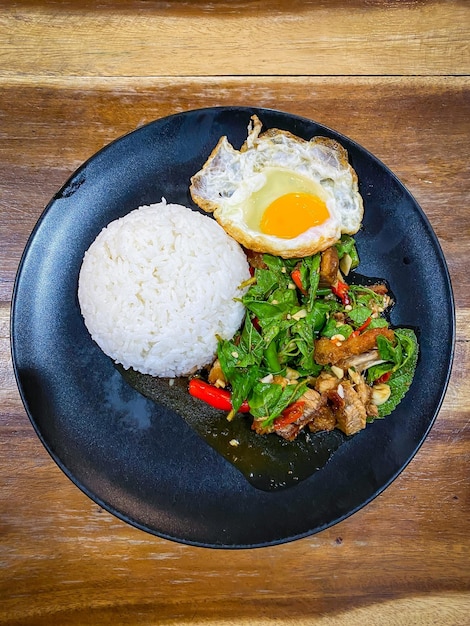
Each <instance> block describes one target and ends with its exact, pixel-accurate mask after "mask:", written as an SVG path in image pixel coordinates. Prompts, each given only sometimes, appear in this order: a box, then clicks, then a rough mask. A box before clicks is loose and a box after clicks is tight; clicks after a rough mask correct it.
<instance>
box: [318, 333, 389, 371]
mask: <svg viewBox="0 0 470 626" xmlns="http://www.w3.org/2000/svg"><path fill="white" fill-rule="evenodd" d="M378 335H383V336H384V337H386V338H387V339H389V340H390V341H393V340H394V338H395V333H394V332H393V330H391V329H390V328H373V329H372V330H366V331H365V332H363V333H362V334H360V335H357V336H355V335H350V336H349V337H348V338H347V339H346V341H342V342H336V341H335V340H334V339H328V337H320V339H317V340H316V341H315V361H316V362H317V363H318V364H319V365H336V364H338V363H339V362H340V361H344V360H345V359H348V358H349V357H351V356H354V355H357V354H362V353H363V352H368V351H369V350H372V349H373V348H376V347H377V337H378Z"/></svg>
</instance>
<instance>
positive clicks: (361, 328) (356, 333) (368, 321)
mask: <svg viewBox="0 0 470 626" xmlns="http://www.w3.org/2000/svg"><path fill="white" fill-rule="evenodd" d="M371 322H372V317H370V316H369V317H368V318H367V319H366V321H365V322H364V324H362V326H359V328H357V329H356V330H355V331H354V332H352V333H351V337H357V336H358V335H360V334H361V333H362V331H363V330H365V329H366V328H367V327H368V326H369V324H370V323H371Z"/></svg>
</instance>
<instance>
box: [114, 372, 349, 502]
mask: <svg viewBox="0 0 470 626" xmlns="http://www.w3.org/2000/svg"><path fill="white" fill-rule="evenodd" d="M118 370H119V371H120V373H121V374H122V376H123V377H124V378H125V380H126V381H127V382H128V383H129V385H131V386H132V387H133V388H134V389H135V390H136V391H138V392H139V393H141V394H143V395H144V396H146V397H147V398H150V399H151V400H153V401H154V402H155V403H156V405H157V406H158V405H160V406H164V407H165V408H166V409H170V410H171V411H172V412H173V413H174V417H175V419H179V418H183V419H184V420H185V421H186V422H187V424H189V426H191V427H192V428H193V429H194V430H195V431H196V432H197V434H198V435H199V436H200V437H202V439H204V441H205V442H206V443H208V444H209V445H210V446H211V447H212V448H214V449H215V450H216V451H217V452H218V453H219V454H221V455H222V456H223V457H224V458H225V459H226V460H227V461H228V462H229V463H232V465H234V466H235V467H236V468H237V469H238V470H239V471H240V472H241V473H242V474H243V475H244V476H245V478H246V479H247V480H248V482H250V483H251V484H252V485H253V486H254V487H256V488H257V489H261V490H263V491H274V490H278V489H286V488H288V487H292V486H293V485H296V484H298V483H299V482H301V481H302V480H305V479H306V478H308V477H309V476H311V475H312V474H313V473H314V472H316V471H317V470H319V469H321V468H322V467H324V465H325V464H326V463H327V462H328V460H329V459H330V457H331V455H332V454H333V453H334V452H335V451H336V450H337V449H338V448H339V446H340V445H341V444H342V443H344V442H345V441H347V440H348V439H349V437H346V435H344V434H343V433H342V432H340V431H338V430H334V431H332V432H321V433H315V434H309V433H301V434H300V435H299V436H298V437H297V439H296V440H295V441H285V440H283V439H281V437H278V436H277V435H275V434H272V435H266V436H261V435H258V434H256V433H255V432H254V431H252V430H251V417H250V416H249V415H248V416H246V415H241V414H239V415H237V416H236V417H235V418H234V419H233V420H232V421H231V422H229V421H227V417H226V414H225V412H224V411H219V410H217V409H213V408H212V407H210V406H209V405H207V404H205V403H204V402H201V401H200V400H197V399H195V398H192V397H191V396H190V395H189V393H188V379H187V378H175V379H171V380H170V379H168V378H155V377H153V376H149V375H147V374H140V373H139V372H136V371H134V370H124V369H123V368H122V367H119V366H118Z"/></svg>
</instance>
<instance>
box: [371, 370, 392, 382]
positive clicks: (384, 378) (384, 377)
mask: <svg viewBox="0 0 470 626" xmlns="http://www.w3.org/2000/svg"><path fill="white" fill-rule="evenodd" d="M391 375H392V372H385V374H382V376H379V378H377V379H376V381H375V382H376V383H386V382H387V381H388V380H389V379H390V376H391Z"/></svg>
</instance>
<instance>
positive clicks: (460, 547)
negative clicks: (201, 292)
mask: <svg viewBox="0 0 470 626" xmlns="http://www.w3.org/2000/svg"><path fill="white" fill-rule="evenodd" d="M469 34H470V5H469V3H468V2H463V1H457V0H448V1H444V0H441V1H438V0H436V1H425V0H403V1H399V0H392V1H386V0H352V1H351V2H344V1H342V0H331V1H326V0H319V1H317V2H314V1H313V0H307V1H301V0H290V2H286V1H285V0H284V1H283V0H273V1H272V2H269V3H266V2H261V0H252V1H250V0H245V1H243V0H235V1H234V2H228V0H225V1H217V0H216V1H214V2H196V1H195V0H191V1H181V2H176V1H170V2H149V1H148V0H121V1H119V0H102V1H100V2H94V1H93V0H81V1H78V2H77V1H72V0H63V1H59V0H23V1H20V2H16V1H15V2H1V1H0V139H1V140H0V489H1V498H0V624H1V625H3V624H4V625H5V626H43V625H44V626H45V625H49V624H60V625H61V626H62V625H63V626H81V625H83V624H100V625H103V626H107V625H108V624H109V625H111V624H112V625H113V626H115V625H117V624H132V625H136V626H140V625H147V624H164V625H168V626H170V625H171V626H173V625H176V624H178V625H183V626H186V625H189V624H220V625H222V626H232V625H237V626H245V625H248V624H250V625H251V624H253V625H263V626H264V625H268V624H272V623H276V624H288V625H293V624H296V625H300V626H303V625H307V624H309V625H310V624H313V625H314V626H343V625H344V624H347V625H348V626H356V625H362V624H367V625H369V624H370V625H372V626H376V625H377V626H382V625H387V626H388V625H389V624H390V625H392V626H401V625H402V624H406V625H408V624H413V625H414V624H417V625H418V626H420V625H422V626H428V625H429V624H439V625H441V624H442V625H444V626H461V625H463V624H467V623H469V619H468V615H469V614H470V593H469V591H470V590H469V587H470V560H469V556H470V554H469V553H470V542H469V539H468V537H469V531H470V527H469V519H470V507H469V500H470V498H469V488H468V478H469V475H468V462H469V422H470V409H469V407H470V386H469V384H468V380H469V377H468V371H469V368H470V288H469V286H470V279H469V272H468V269H467V266H468V262H467V257H468V250H469V248H470V220H469V208H468V207H469V202H470V182H469V178H468V137H469V136H470V122H469V120H470V115H469V113H470V110H469V109H470V106H469V105H470V79H469V76H468V74H469V65H470V63H469V54H468V52H469V46H468V42H469ZM218 105H256V106H264V107H270V108H276V109H282V110H285V111H288V112H290V113H294V114H299V115H303V116H305V117H308V118H311V119H315V120H316V121H318V122H320V123H322V124H325V125H327V126H330V127H332V128H334V129H335V130H338V131H340V132H342V133H343V134H345V135H347V136H349V137H350V138H352V139H353V140H355V141H357V142H358V143H360V144H361V145H363V146H364V147H366V148H367V149H369V150H370V151H371V152H372V153H373V154H375V155H376V156H377V157H378V158H380V159H381V160H382V161H383V162H384V163H385V164H386V165H388V166H389V167H390V168H391V169H392V170H393V171H394V172H395V173H396V174H397V176H398V177H399V178H400V179H401V180H402V181H403V182H404V183H405V185H406V186H407V187H408V188H409V190H410V191H411V192H412V194H413V195H414V196H415V197H416V199H417V200H418V202H419V203H420V205H421V207H422V208H423V211H424V212H425V214H426V216H427V217H428V219H429V221H430V223H431V225H432V227H433V229H434V231H435V232H436V234H437V236H438V238H439V241H440V243H441V246H442V248H443V251H444V253H445V255H446V259H447V263H448V267H449V271H450V274H451V279H452V282H453V286H454V293H455V304H456V321H457V337H456V345H455V361H454V367H453V371H452V377H451V381H450V385H449V388H448V391H447V394H446V397H445V400H444V403H443V405H442V408H441V410H440V412H439V415H438V418H437V420H436V422H435V424H434V426H433V428H432V430H431V432H430V434H429V436H428V437H427V439H426V441H425V442H424V444H423V446H422V447H421V449H420V450H419V451H418V453H417V455H416V456H415V458H414V459H413V460H412V461H411V463H410V464H409V466H408V467H407V468H406V469H405V470H404V471H403V473H402V474H401V475H400V476H399V477H398V478H397V479H396V480H395V481H394V482H393V484H392V485H391V486H390V487H389V488H387V489H386V490H385V492H384V493H383V494H381V495H380V496H378V497H377V498H376V499H375V500H374V501H373V502H371V503H370V504H369V505H368V506H367V507H365V508H363V509H362V510H361V511H359V512H357V513H356V514H354V515H353V516H351V517H350V518H348V519H346V520H344V521H343V522H341V523H340V524H337V525H336V526H334V527H332V528H330V529H327V530H325V531H323V532H321V533H319V534H317V535H314V536H312V537H308V538H305V539H302V540H300V541H296V542H293V543H290V544H285V545H280V546H275V547H270V548H263V549H256V550H238V551H226V550H209V549H202V548H195V547H190V546H184V545H180V544H177V543H174V542H170V541H166V540H164V539H160V538H157V537H153V536H151V535H148V534H146V533H143V532H141V531H139V530H136V529H134V528H132V527H130V526H129V525H126V524H125V523H123V522H121V521H119V520H118V519H116V518H114V517H113V516H111V515H110V514H108V513H107V512H106V511H104V510H103V509H101V508H100V507H99V506H98V505H96V504H95V503H94V502H92V501H91V500H90V499H88V498H87V497H86V496H85V495H84V494H83V493H82V492H81V491H80V490H79V489H78V488H77V487H76V486H75V485H74V484H73V483H72V482H71V481H70V480H69V479H68V478H67V477H66V476H65V475H64V474H63V473H62V472H61V470H60V469H59V468H58V467H57V466H56V465H55V463H53V461H52V460H51V459H50V457H49V456H48V454H47V452H46V451H45V449H44V447H43V446H42V444H41V442H40V441H39V439H38V437H37V435H36V434H35V432H34V429H33V427H32V426H31V424H30V422H29V420H28V418H27V416H26V413H25V410H24V408H23V405H22V403H21V398H20V396H19V392H18V389H17V387H16V382H15V377H14V373H13V366H12V361H11V355H10V345H9V344H10V338H9V320H10V306H11V298H12V290H13V283H14V278H15V273H16V270H17V267H18V264H19V262H20V258H21V254H22V251H23V249H24V246H25V245H26V242H27V240H28V237H29V236H30V233H31V231H32V229H33V228H34V225H35V223H36V221H37V219H38V218H39V217H40V215H41V212H42V211H43V209H44V207H45V206H46V205H47V203H48V201H49V200H50V198H52V196H53V195H54V194H55V193H56V192H57V191H58V189H59V188H60V187H61V186H62V185H63V184H64V183H65V181H66V180H67V178H68V177H69V176H70V175H71V174H72V172H73V171H74V170H75V169H76V168H77V167H78V166H79V165H81V163H82V162H83V161H84V160H86V159H87V158H89V157H90V156H92V155H93V154H94V153H95V152H96V151H97V150H99V149H100V148H101V147H103V146H104V145H106V144H107V143H108V142H110V141H112V140H114V139H116V138H117V137H119V136H121V135H123V134H125V133H128V132H130V131H132V130H134V129H135V128H137V127H139V126H141V125H143V124H145V123H147V122H150V121H151V120H153V119H156V118H159V117H162V116H165V115H169V114H172V113H176V112H179V111H185V110H190V109H194V108H199V107H205V106H218Z"/></svg>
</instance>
